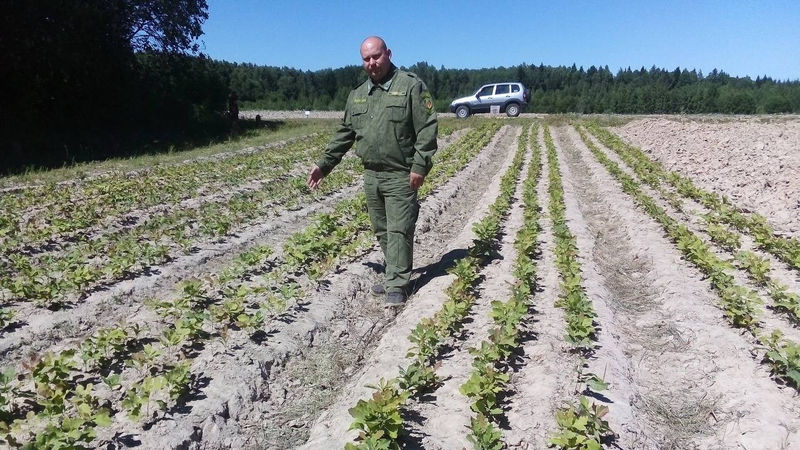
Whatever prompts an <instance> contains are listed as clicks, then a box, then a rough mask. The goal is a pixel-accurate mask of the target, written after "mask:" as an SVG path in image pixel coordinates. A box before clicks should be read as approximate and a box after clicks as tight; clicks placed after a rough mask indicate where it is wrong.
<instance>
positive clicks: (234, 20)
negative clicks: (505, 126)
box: [200, 0, 800, 80]
mask: <svg viewBox="0 0 800 450" xmlns="http://www.w3.org/2000/svg"><path fill="white" fill-rule="evenodd" d="M208 12H209V19H208V20H207V21H206V22H205V24H204V26H203V30H204V31H205V34H204V35H203V36H202V37H201V39H200V40H201V41H202V42H203V46H202V47H201V48H202V51H203V53H205V54H207V55H209V56H210V57H212V58H214V59H221V60H226V61H232V62H248V63H254V64H259V65H269V66H279V67H282V66H287V67H292V68H296V69H301V70H319V69H324V68H338V67H343V66H346V65H353V64H360V59H359V53H358V48H359V45H360V43H361V41H362V40H363V38H364V37H366V36H368V35H372V34H377V35H379V36H382V37H383V38H384V39H385V40H386V42H387V43H388V45H389V48H391V49H392V53H393V58H392V61H394V62H395V63H396V64H397V65H402V66H410V65H412V64H414V63H416V62H419V61H425V62H428V63H429V64H432V65H434V66H436V67H440V66H444V67H446V68H470V69H477V68H483V67H498V66H513V65H518V64H521V63H526V64H535V65H539V64H544V65H549V66H561V65H564V66H571V65H572V64H573V63H574V64H576V65H577V66H583V67H584V68H589V66H592V65H595V66H604V65H608V66H609V68H610V69H611V70H612V71H614V72H616V71H617V70H618V69H620V68H626V67H631V68H632V69H638V68H641V67H645V68H648V69H649V68H650V67H651V66H656V67H659V68H665V69H668V70H673V69H675V68H676V67H681V68H688V69H698V70H702V71H703V73H704V74H708V73H709V72H710V71H711V70H712V69H714V68H716V69H719V70H724V71H725V72H727V73H728V74H730V75H734V76H750V77H752V78H754V79H755V77H756V76H758V75H768V76H770V77H772V78H774V79H778V80H800V1H798V0H793V1H766V0H765V1H757V0H750V1H745V0H729V1H705V0H696V1H685V0H673V1H652V0H640V1H615V0H606V1H578V0H575V1H567V0H563V1H552V0H551V1H530V2H519V1H505V0H495V1H491V2H487V1H469V0H465V1H438V2H433V1H431V2H422V1H414V0H406V1H399V2H398V1H395V2H375V1H373V2H366V1H360V0H357V1H348V2H344V1H310V0H296V1H284V0H271V1H256V0H208Z"/></svg>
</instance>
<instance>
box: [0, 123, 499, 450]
mask: <svg viewBox="0 0 800 450" xmlns="http://www.w3.org/2000/svg"><path fill="white" fill-rule="evenodd" d="M494 130H496V127H494ZM454 145H455V144H454ZM456 147H458V148H456V149H452V150H451V151H449V152H443V156H445V158H443V159H444V162H445V163H447V162H448V161H449V160H450V158H449V157H447V156H448V155H451V156H452V157H453V158H457V157H458V156H459V155H460V153H462V151H464V150H463V149H466V148H469V146H468V145H456ZM459 148H461V149H462V150H459ZM444 181H445V180H444V179H443V177H439V179H438V182H439V183H441V182H444ZM359 201H360V202H361V203H363V200H359V199H354V200H345V201H342V202H340V203H339V204H338V205H337V207H336V208H335V209H334V211H333V212H332V213H328V214H321V215H319V216H317V217H316V218H315V219H314V220H313V221H312V224H311V225H309V226H308V227H307V228H306V229H305V230H303V231H301V232H298V233H296V234H295V235H293V236H292V238H290V239H289V240H288V241H287V243H286V244H285V246H284V255H285V260H284V261H280V260H277V259H274V258H272V259H270V254H271V253H272V252H271V250H269V249H268V248H258V249H255V250H253V251H250V252H245V253H244V254H242V255H241V256H240V257H239V258H237V259H236V262H235V263H234V264H233V265H232V266H231V267H229V268H228V269H225V270H223V271H221V272H220V273H219V274H216V275H215V274H209V276H206V277H202V278H196V279H190V280H186V281H184V282H183V283H181V284H180V285H179V288H178V291H177V292H176V295H175V296H174V298H172V299H171V300H168V301H159V300H150V301H148V302H147V306H148V307H149V308H150V310H151V311H154V312H155V313H157V314H158V315H159V316H160V317H161V319H160V320H159V322H160V323H161V325H162V326H164V325H165V326H164V327H163V329H162V331H161V333H160V334H156V335H153V334H152V333H151V332H150V328H151V327H154V325H155V326H157V325H158V324H154V323H152V321H151V322H150V323H149V324H148V325H150V326H149V327H143V326H142V325H138V324H127V323H120V324H119V325H118V326H116V327H112V328H107V329H101V330H98V331H97V332H96V333H95V334H94V335H93V336H91V337H89V338H87V339H85V340H84V341H83V342H82V343H81V344H80V345H79V346H78V347H77V348H71V349H65V350H62V351H61V352H60V353H58V354H46V355H45V356H44V357H43V358H42V360H40V361H38V362H36V363H34V364H31V365H32V366H33V368H32V370H31V372H30V373H28V374H25V373H20V374H19V375H16V376H14V375H8V377H6V378H4V379H6V380H7V381H8V382H7V383H3V387H2V388H1V389H0V391H2V392H7V393H9V394H8V395H7V396H6V397H4V399H6V400H7V401H6V402H5V403H2V404H0V411H2V413H3V418H2V419H3V420H2V423H0V431H2V436H3V438H4V439H5V440H6V442H9V443H22V442H26V441H27V442H29V443H35V444H36V446H42V445H44V446H48V447H50V446H53V445H56V444H57V443H58V444H59V445H67V446H75V445H77V443H80V442H88V441H91V439H92V438H93V436H94V434H95V432H96V428H97V427H103V426H106V425H107V424H108V423H109V421H108V420H107V416H108V414H109V413H110V412H112V411H117V412H119V411H125V412H126V417H127V418H128V419H129V420H131V421H133V422H134V423H136V422H139V421H140V420H141V419H142V418H144V419H145V421H146V422H145V423H147V422H148V421H151V420H153V419H154V417H156V415H157V414H163V413H164V412H165V411H166V410H167V409H168V408H170V407H172V406H173V405H176V404H177V403H178V402H179V401H180V399H181V398H185V396H186V395H187V394H188V393H190V392H191V391H192V389H196V388H197V386H195V384H196V380H197V379H198V375H199V374H193V373H192V372H191V370H190V368H191V359H192V358H193V357H194V356H195V355H196V352H197V351H199V349H202V348H203V347H204V345H205V344H207V342H208V340H209V339H211V338H215V339H222V340H223V341H227V340H229V339H232V337H231V336H230V334H231V333H237V332H238V331H239V330H243V331H247V332H248V333H249V334H250V335H251V337H250V338H251V339H254V340H259V339H262V336H263V332H260V331H259V330H261V329H263V326H264V323H265V321H266V319H267V318H270V317H276V314H280V313H281V311H283V310H284V309H285V308H286V306H287V302H288V301H290V300H292V299H295V300H296V299H299V298H300V297H302V296H303V295H304V293H303V292H302V291H301V290H300V287H299V285H297V284H296V283H295V282H294V281H292V280H293V278H294V277H297V276H308V277H309V278H315V277H318V276H319V275H320V274H319V273H317V272H318V271H321V270H325V269H326V268H329V267H330V265H331V264H333V263H334V262H335V260H334V259H333V258H330V256H329V255H331V254H336V255H339V258H344V257H346V256H343V255H346V254H348V251H347V249H348V248H351V249H354V248H366V247H368V246H369V244H368V243H367V240H365V239H364V238H365V236H366V233H363V232H361V231H363V228H365V226H366V225H365V223H366V219H365V217H366V211H365V209H364V208H363V207H362V209H361V210H358V209H357V206H358V204H359ZM362 206H363V205H362ZM354 208H356V209H354ZM353 211H360V214H356V215H354V214H353ZM354 224H356V225H354ZM332 229H335V231H334V232H331V230H332ZM338 230H345V231H344V232H338ZM313 236H317V237H318V238H319V239H321V238H322V237H325V238H326V239H329V243H328V244H327V245H325V246H324V247H325V249H326V251H324V252H319V251H317V250H314V249H312V248H302V247H303V245H302V241H303V240H304V239H305V240H308V239H311V240H317V239H316V238H314V237H313ZM332 236H333V237H332ZM331 239H332V240H331ZM326 255H328V256H326ZM255 274H261V275H260V276H259V278H258V279H251V277H253V275H255ZM247 280H249V281H247ZM237 334H238V333H237ZM79 367H83V370H78V369H79ZM7 373H8V372H7ZM48 374H49V375H48ZM52 374H56V375H52ZM53 376H55V378H53ZM92 379H102V381H103V383H102V384H92V383H87V384H80V381H79V380H92ZM93 388H96V389H98V391H99V392H100V396H94V395H93V394H91V392H92V389H93ZM87 392H89V393H88V394H87ZM39 394H42V395H39ZM81 396H82V397H81ZM79 398H85V399H86V401H85V402H84V403H76V402H78V400H79ZM24 399H32V400H31V401H27V400H24ZM87 402H88V403H89V404H92V405H95V406H98V405H100V404H102V405H103V406H102V407H99V406H98V407H97V408H93V409H92V411H93V413H92V414H90V415H86V413H85V412H86V408H85V407H84V406H82V405H83V404H87ZM48 405H56V408H55V409H53V408H50V407H48ZM25 411H28V413H27V414H26V413H25ZM22 416H25V418H24V419H23V418H22ZM43 430H44V431H43ZM31 445H33V444H31Z"/></svg>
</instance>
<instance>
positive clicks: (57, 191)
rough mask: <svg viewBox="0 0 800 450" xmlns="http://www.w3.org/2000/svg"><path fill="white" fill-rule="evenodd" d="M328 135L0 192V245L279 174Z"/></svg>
mask: <svg viewBox="0 0 800 450" xmlns="http://www.w3.org/2000/svg"><path fill="white" fill-rule="evenodd" d="M328 139H329V136H328V135H324V134H318V135H312V136H309V137H306V138H303V139H298V140H295V141H292V142H291V143H288V144H285V145H281V146H270V147H267V148H266V149H262V150H260V151H256V152H252V153H246V154H238V155H235V156H232V157H228V158H215V159H210V160H196V161H192V162H190V163H184V164H177V165H167V166H157V167H155V168H152V169H149V170H145V171H138V172H130V173H119V172H115V173H109V174H106V175H103V176H101V177H98V178H95V179H91V180H88V181H85V182H78V183H73V184H68V183H62V184H58V185H56V184H51V185H47V186H39V187H33V188H30V189H25V190H21V191H18V192H16V193H5V194H3V195H2V196H0V209H2V210H3V211H4V212H5V214H4V219H3V222H0V248H2V250H3V254H7V253H9V252H18V251H23V250H24V251H31V250H34V251H35V250H36V249H37V248H39V247H40V246H41V245H46V244H48V243H50V244H53V243H57V240H59V239H70V240H86V239H88V238H89V237H90V236H89V232H88V230H89V229H91V227H92V226H95V225H102V226H108V225H109V224H108V222H109V219H110V218H119V219H123V218H124V217H123V216H124V214H126V213H129V212H131V211H136V210H140V209H143V208H149V207H153V206H164V205H176V204H178V203H179V202H181V201H183V200H187V199H191V198H196V197H199V196H201V195H204V194H209V193H212V194H213V193H218V192H227V191H230V190H232V189H233V188H235V187H236V186H239V185H242V184H244V183H247V182H249V181H251V180H264V179H270V178H276V179H280V178H281V177H283V176H284V174H285V173H287V172H289V171H291V170H292V168H293V167H297V166H298V164H300V165H303V167H305V166H307V165H308V163H307V162H309V161H311V158H312V157H313V155H315V154H318V153H319V151H320V150H321V149H322V148H323V147H324V145H325V141H327V140H328ZM78 231H82V232H81V233H76V232H78Z"/></svg>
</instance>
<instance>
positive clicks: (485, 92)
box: [478, 85, 494, 95]
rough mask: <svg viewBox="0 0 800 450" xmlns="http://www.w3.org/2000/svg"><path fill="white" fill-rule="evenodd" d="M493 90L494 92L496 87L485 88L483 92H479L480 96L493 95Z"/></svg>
mask: <svg viewBox="0 0 800 450" xmlns="http://www.w3.org/2000/svg"><path fill="white" fill-rule="evenodd" d="M493 90H494V86H493V85H492V86H484V87H483V89H481V91H480V92H478V95H492V91H493Z"/></svg>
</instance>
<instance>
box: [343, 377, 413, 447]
mask: <svg viewBox="0 0 800 450" xmlns="http://www.w3.org/2000/svg"><path fill="white" fill-rule="evenodd" d="M367 387H370V388H372V389H374V390H375V392H374V393H373V394H372V398H370V400H359V401H358V403H357V404H356V406H354V407H352V408H350V409H349V412H350V415H351V416H353V419H354V420H353V423H352V424H351V425H350V428H349V429H350V430H358V431H359V440H361V441H362V442H369V441H370V440H371V441H372V442H373V445H378V444H377V443H378V442H379V441H382V442H383V443H382V444H380V445H385V448H388V449H399V448H400V446H399V444H398V442H397V439H398V437H399V436H400V431H401V430H402V429H403V417H402V416H401V415H400V413H401V410H402V408H403V406H405V404H406V402H407V401H408V397H409V395H410V394H409V393H408V392H407V391H401V390H398V389H397V387H396V386H395V382H394V381H393V380H388V381H386V380H384V379H381V380H380V381H379V382H378V385H377V386H367ZM374 448H375V447H374ZM377 448H380V447H377Z"/></svg>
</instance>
